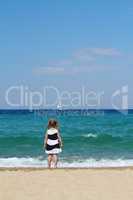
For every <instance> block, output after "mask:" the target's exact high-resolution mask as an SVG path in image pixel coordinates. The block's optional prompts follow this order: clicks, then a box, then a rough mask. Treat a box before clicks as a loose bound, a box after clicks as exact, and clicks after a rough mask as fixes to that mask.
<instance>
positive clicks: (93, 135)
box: [84, 133, 97, 138]
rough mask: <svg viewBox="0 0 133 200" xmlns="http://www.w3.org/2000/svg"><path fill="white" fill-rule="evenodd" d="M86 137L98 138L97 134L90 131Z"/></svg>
mask: <svg viewBox="0 0 133 200" xmlns="http://www.w3.org/2000/svg"><path fill="white" fill-rule="evenodd" d="M84 137H93V138H96V137H97V135H96V134H93V133H88V134H87V135H84Z"/></svg>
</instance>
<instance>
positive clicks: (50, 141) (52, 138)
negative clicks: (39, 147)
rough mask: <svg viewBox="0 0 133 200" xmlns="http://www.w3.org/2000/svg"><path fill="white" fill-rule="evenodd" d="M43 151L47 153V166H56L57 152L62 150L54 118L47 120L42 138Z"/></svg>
mask: <svg viewBox="0 0 133 200" xmlns="http://www.w3.org/2000/svg"><path fill="white" fill-rule="evenodd" d="M44 147H45V153H46V154H48V168H51V167H52V163H53V164H54V168H56V167H57V163H58V154H59V153H60V152H61V151H62V149H61V147H62V140H61V137H60V133H59V128H58V122H57V121H56V120H54V119H51V120H49V122H48V128H47V131H46V134H45V138H44Z"/></svg>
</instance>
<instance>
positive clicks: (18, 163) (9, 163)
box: [0, 157, 133, 168]
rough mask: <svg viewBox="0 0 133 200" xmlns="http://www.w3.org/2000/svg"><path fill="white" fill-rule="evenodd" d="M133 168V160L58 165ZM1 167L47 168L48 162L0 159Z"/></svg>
mask: <svg viewBox="0 0 133 200" xmlns="http://www.w3.org/2000/svg"><path fill="white" fill-rule="evenodd" d="M131 166H133V159H131V160H130V159H129V160H128V159H126V160H124V159H121V158H120V159H117V160H111V159H101V160H96V159H93V158H90V159H86V160H73V161H71V162H67V161H63V160H61V161H60V162H59V164H58V167H59V168H104V167H131ZM0 167H1V168H6V167H8V168H14V167H22V168H26V167H29V168H32V167H34V168H46V167H47V160H46V159H42V158H32V157H29V158H24V157H23V158H17V157H12V158H0Z"/></svg>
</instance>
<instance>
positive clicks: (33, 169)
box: [0, 166, 133, 171]
mask: <svg viewBox="0 0 133 200" xmlns="http://www.w3.org/2000/svg"><path fill="white" fill-rule="evenodd" d="M56 170H58V171H63V170H68V171H69V170H70V171H71V170H72V171H75V170H87V171H95V170H99V171H101V170H118V171H119V170H133V166H129V167H128V166H126V167H90V168H87V167H86V168H85V167H84V168H82V167H75V168H74V167H71V168H67V167H66V168H51V169H48V168H47V167H0V171H56Z"/></svg>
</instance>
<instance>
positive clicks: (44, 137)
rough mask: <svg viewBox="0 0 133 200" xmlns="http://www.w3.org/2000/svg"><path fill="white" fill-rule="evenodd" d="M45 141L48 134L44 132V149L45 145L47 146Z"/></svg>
mask: <svg viewBox="0 0 133 200" xmlns="http://www.w3.org/2000/svg"><path fill="white" fill-rule="evenodd" d="M47 140H48V134H47V132H46V134H45V137H44V147H45V146H46V144H47Z"/></svg>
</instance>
